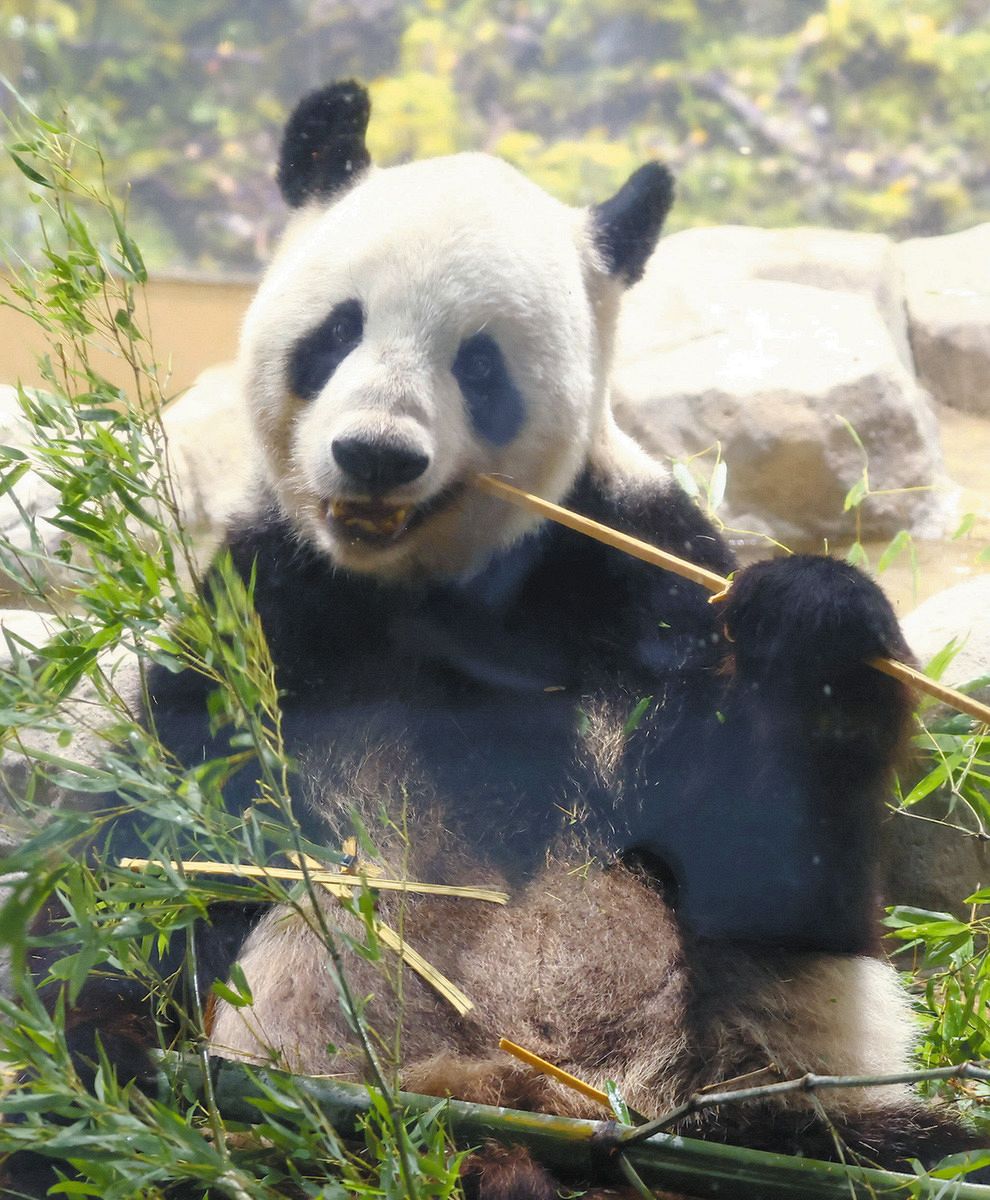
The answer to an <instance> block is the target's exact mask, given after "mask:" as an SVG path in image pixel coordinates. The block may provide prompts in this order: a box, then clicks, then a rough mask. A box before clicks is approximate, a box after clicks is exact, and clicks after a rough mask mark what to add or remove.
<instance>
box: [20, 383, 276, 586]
mask: <svg viewBox="0 0 990 1200" xmlns="http://www.w3.org/2000/svg"><path fill="white" fill-rule="evenodd" d="M162 425H163V428H164V430H165V434H166V438H167V444H168V451H169V464H170V470H171V474H172V482H173V484H174V485H175V489H176V493H177V497H178V501H179V511H180V514H181V518H182V521H183V524H184V526H185V528H186V529H187V530H189V532H190V533H191V534H192V536H193V544H194V547H195V548H196V550H197V552H198V553H199V555H200V556H201V557H202V559H204V560H205V559H207V558H208V557H209V556H210V554H211V553H212V551H213V549H214V548H215V545H216V543H217V541H218V540H219V538H220V536H221V534H222V532H223V529H224V528H225V527H226V525H227V522H228V521H229V519H230V517H231V516H232V515H233V513H234V512H235V511H236V510H237V508H238V507H239V505H240V504H241V503H242V502H243V499H244V496H245V493H246V491H247V488H248V482H249V478H250V473H251V462H252V442H251V433H250V430H249V427H248V421H247V419H246V416H245V413H244V408H243V403H242V400H241V392H240V388H239V387H238V384H237V373H236V369H235V368H234V367H232V366H219V367H213V368H210V369H209V370H207V371H204V372H203V374H202V375H201V376H200V377H199V379H197V381H196V383H195V384H194V385H193V386H192V387H191V388H190V389H189V390H188V391H187V392H185V393H184V394H183V395H182V396H180V397H179V398H178V399H177V400H175V401H174V402H173V403H172V404H170V405H168V407H167V408H166V409H165V410H164V412H163V414H162ZM31 441H32V431H31V429H30V428H29V426H28V424H27V422H25V420H24V419H23V417H22V415H21V411H20V406H19V404H18V401H17V392H16V389H14V388H12V387H4V386H0V445H8V446H13V447H15V448H16V449H25V448H27V447H28V446H29V445H30V444H31ZM57 498H58V494H57V492H56V491H55V489H54V488H52V487H51V486H50V485H49V484H47V483H45V482H44V481H43V480H42V479H41V478H40V477H39V476H38V475H37V474H36V473H35V472H34V471H29V472H27V474H25V475H24V476H23V477H22V478H21V479H20V480H19V481H18V483H17V485H16V486H15V487H14V489H13V492H12V494H8V495H4V496H0V541H5V542H6V543H8V544H9V545H10V546H11V547H12V548H13V551H14V553H15V554H16V555H18V556H19V558H20V563H21V564H22V567H23V569H25V570H27V569H30V570H31V571H32V572H33V573H34V575H35V577H36V578H37V579H38V581H39V588H38V589H34V590H33V591H32V589H30V588H28V589H24V588H22V587H21V586H19V582H18V580H17V578H16V576H15V571H16V569H17V564H16V563H15V564H14V571H11V573H10V574H9V575H7V576H4V575H3V573H2V569H0V602H2V601H3V599H4V598H6V600H7V602H8V603H18V602H23V600H24V593H25V591H27V592H29V593H30V594H34V593H35V592H40V593H41V594H45V593H46V592H47V590H48V589H49V588H51V587H52V586H61V585H62V584H65V583H67V582H69V581H70V578H71V575H70V572H69V571H68V570H66V569H65V567H64V566H63V564H61V563H60V562H59V560H58V558H57V557H56V556H55V555H56V551H57V550H58V549H59V547H60V546H61V545H62V543H63V541H64V540H65V535H64V534H63V533H62V532H61V531H60V530H59V529H57V528H56V527H55V526H53V525H52V524H50V523H49V521H48V520H47V518H48V517H50V516H52V515H53V514H54V512H55V509H56V502H57ZM25 516H26V517H27V518H28V521H25ZM32 526H33V533H32ZM32 538H37V539H39V548H40V550H41V552H42V554H43V556H44V559H43V560H42V559H39V558H38V556H36V555H33V554H31V553H30V551H31V550H32V546H33V541H32Z"/></svg>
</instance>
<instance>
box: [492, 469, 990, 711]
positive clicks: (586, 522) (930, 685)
mask: <svg viewBox="0 0 990 1200" xmlns="http://www.w3.org/2000/svg"><path fill="white" fill-rule="evenodd" d="M476 483H477V486H478V487H479V488H480V489H481V490H482V491H484V492H487V493H488V494H489V495H491V496H497V497H499V498H500V499H502V500H507V501H508V502H509V503H510V504H515V505H516V506H517V507H518V508H528V509H529V510H530V511H531V512H535V513H538V514H539V515H540V516H541V517H546V518H547V519H548V520H550V521H556V522H557V524H558V525H566V526H567V528H568V529H573V530H575V531H576V532H577V533H583V534H585V535H586V536H587V537H590V538H594V539H595V541H596V542H602V543H603V544H604V545H606V546H611V547H613V549H615V550H621V551H622V552H623V553H624V554H630V555H632V557H633V558H638V559H640V560H641V561H643V562H647V563H651V564H652V565H653V566H655V567H660V568H662V569H663V570H665V571H673V573H674V574H675V575H680V576H682V577H683V578H684V579H690V580H691V581H692V582H693V583H698V584H700V585H701V586H702V587H705V588H708V590H709V591H710V592H715V593H716V597H715V598H716V599H721V598H722V597H723V596H724V595H725V594H726V592H728V590H729V588H730V587H731V586H732V582H731V580H729V579H726V578H725V576H724V575H718V574H716V572H715V571H709V570H707V569H706V568H705V567H699V566H698V565H697V564H696V563H692V562H688V561H687V559H684V558H678V556H677V555H676V554H671V553H670V552H669V551H667V550H661V549H660V548H659V546H651V545H650V543H649V542H644V541H641V540H640V539H639V538H635V537H631V536H630V535H629V534H628V533H620V532H619V530H618V529H612V528H610V527H609V526H608V525H602V524H601V522H599V521H593V520H592V519H591V518H590V517H582V516H581V515H580V514H579V513H575V512H571V510H570V509H568V508H563V507H562V506H561V505H559V504H553V503H551V501H549V500H544V499H543V498H542V497H540V496H534V495H533V494H532V493H531V492H524V491H522V489H521V488H517V487H513V485H512V484H511V483H506V482H505V481H504V480H502V479H496V478H495V477H494V476H492V475H478V476H477V477H476ZM869 665H870V666H871V667H875V668H876V670H878V671H882V672H883V673H884V674H885V675H890V676H892V677H893V678H894V679H900V680H901V681H902V682H904V683H908V684H910V685H911V686H912V687H915V688H918V690H919V691H922V692H927V693H928V694H929V695H930V696H934V697H935V698H936V699H938V700H941V701H942V703H943V704H948V705H949V706H950V707H952V708H955V709H958V711H959V712H962V713H965V714H966V715H967V716H970V717H974V718H975V719H976V720H977V721H982V722H983V723H984V724H985V725H990V705H986V704H982V703H981V702H980V701H979V700H976V699H974V698H973V697H972V696H966V695H964V694H963V693H962V692H960V691H957V690H956V689H955V688H950V687H946V685H945V684H943V683H936V682H935V680H934V679H929V678H928V676H927V675H923V674H922V673H921V672H920V671H916V670H915V669H914V668H913V667H909V666H908V665H907V664H906V663H902V662H898V661H897V660H896V659H893V658H871V659H869Z"/></svg>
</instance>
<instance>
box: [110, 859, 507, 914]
mask: <svg viewBox="0 0 990 1200" xmlns="http://www.w3.org/2000/svg"><path fill="white" fill-rule="evenodd" d="M119 865H120V866H121V867H123V868H124V870H126V871H143V870H144V869H145V868H146V867H155V866H158V865H159V864H158V863H157V862H155V861H154V860H153V859H149V858H122V859H120V861H119ZM168 865H169V866H170V867H172V868H173V869H174V870H176V871H182V872H183V873H184V874H186V875H232V876H235V877H237V878H244V879H283V880H291V881H293V882H299V881H300V880H303V879H305V878H306V877H307V874H308V877H309V879H310V880H311V881H312V882H313V883H319V884H326V883H332V884H338V885H339V886H341V887H346V888H349V889H354V888H360V887H363V886H364V881H363V880H362V879H361V877H360V876H358V875H345V874H344V873H342V872H340V871H323V870H319V871H309V872H303V871H301V870H299V869H298V868H295V867H256V866H251V865H247V864H244V863H221V862H205V861H201V860H199V859H193V860H188V861H183V862H171V863H169V864H168ZM367 882H368V886H369V887H371V888H374V889H375V890H377V891H383V892H413V893H415V894H416V895H421V896H459V897H461V899H464V900H484V901H487V903H489V904H508V902H509V897H508V894H507V893H506V892H496V891H493V890H492V889H490V888H472V887H452V886H450V885H448V884H444V883H416V882H413V881H412V880H407V879H378V878H375V879H369V880H368V881H367Z"/></svg>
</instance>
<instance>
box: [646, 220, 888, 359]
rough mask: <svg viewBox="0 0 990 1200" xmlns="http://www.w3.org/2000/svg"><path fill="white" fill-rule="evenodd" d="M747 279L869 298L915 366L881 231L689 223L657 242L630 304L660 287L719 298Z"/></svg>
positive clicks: (884, 239)
mask: <svg viewBox="0 0 990 1200" xmlns="http://www.w3.org/2000/svg"><path fill="white" fill-rule="evenodd" d="M747 279H769V280H776V281H777V282H778V283H803V284H805V285H807V286H808V287H816V288H823V289H825V290H826V291H831V292H855V293H856V294H857V295H860V296H866V297H867V298H868V299H869V300H870V301H871V302H872V303H873V305H874V307H875V308H876V310H877V312H878V313H879V314H880V317H881V318H882V320H883V322H884V324H885V325H886V326H887V329H888V331H889V333H890V336H891V339H892V340H893V342H894V346H895V348H896V350H897V353H898V356H899V357H900V359H901V361H902V362H903V363H904V365H905V366H906V367H908V368H910V367H911V349H910V346H909V344H908V331H907V318H906V313H905V306H904V288H903V281H902V275H901V265H900V262H899V260H898V257H897V246H896V245H895V243H894V242H892V241H891V239H890V238H888V237H885V236H884V235H883V234H881V233H849V232H846V231H845V230H840V229H818V228H813V227H802V228H797V229H757V228H753V227H751V226H747V225H716V226H711V227H708V228H701V229H685V230H683V231H682V232H680V233H675V234H674V235H673V236H671V237H669V238H664V239H663V241H662V242H661V243H660V245H659V247H658V249H657V251H656V253H655V254H654V255H653V258H652V259H651V261H650V265H649V267H648V268H647V274H646V278H645V279H644V281H643V283H642V284H640V285H639V288H638V289H634V290H633V293H632V301H631V302H632V303H633V304H637V303H638V302H639V300H638V291H640V290H642V291H648V292H651V293H655V292H656V291H657V289H658V287H660V286H664V287H669V288H674V289H678V290H682V291H689V292H691V293H693V294H694V295H696V296H699V297H712V298H717V297H718V296H719V295H720V294H721V293H722V292H723V291H724V290H725V288H726V287H727V286H728V285H730V284H736V283H741V282H743V281H745V280H747ZM661 281H662V284H661Z"/></svg>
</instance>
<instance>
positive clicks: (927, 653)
mask: <svg viewBox="0 0 990 1200" xmlns="http://www.w3.org/2000/svg"><path fill="white" fill-rule="evenodd" d="M901 625H902V627H903V629H904V633H905V635H906V637H907V640H908V644H909V645H910V646H911V649H912V650H913V651H914V653H915V655H916V656H917V658H918V660H919V661H920V662H923V663H924V662H927V661H928V660H929V659H930V658H932V657H933V656H934V655H935V654H937V653H938V652H939V651H940V650H941V649H942V648H943V647H944V646H946V645H947V644H948V643H949V642H950V641H952V640H953V639H955V640H956V641H957V642H958V644H959V652H958V653H957V654H956V655H955V657H954V658H953V659H952V661H951V662H950V663H949V665H948V667H947V668H946V670H945V673H944V675H943V676H942V679H943V681H944V682H945V683H948V684H950V685H952V686H953V687H954V686H956V685H958V684H960V683H968V682H969V681H970V680H973V679H978V678H981V677H982V676H984V675H990V574H986V575H974V576H973V577H972V578H970V579H966V580H964V581H963V582H962V583H957V584H954V585H953V586H952V587H950V588H946V589H945V590H944V591H941V592H936V594H935V595H934V596H930V597H929V598H928V599H927V600H926V601H925V602H924V603H923V604H919V605H918V607H917V608H916V609H915V610H914V612H911V613H909V614H908V615H907V616H906V617H905V618H904V620H903V621H902V622H901ZM983 696H984V698H986V699H990V685H988V687H987V688H985V689H984V690H983Z"/></svg>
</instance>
